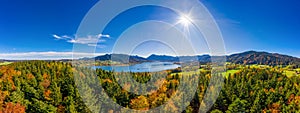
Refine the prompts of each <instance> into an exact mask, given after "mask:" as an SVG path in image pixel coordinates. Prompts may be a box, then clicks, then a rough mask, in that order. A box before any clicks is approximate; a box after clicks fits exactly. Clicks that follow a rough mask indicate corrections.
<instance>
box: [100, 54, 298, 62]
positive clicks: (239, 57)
mask: <svg viewBox="0 0 300 113" xmlns="http://www.w3.org/2000/svg"><path fill="white" fill-rule="evenodd" d="M111 59H113V61H117V62H121V63H142V62H151V61H160V62H193V61H197V60H198V61H199V62H201V63H208V62H211V56H210V55H198V56H179V57H174V56H167V55H155V54H152V55H150V56H149V57H147V58H143V57H140V56H129V55H125V54H106V55H102V56H98V57H95V60H99V61H105V60H111ZM128 59H129V62H128ZM226 60H227V62H231V63H236V64H262V65H289V64H297V65H300V59H299V58H296V57H292V56H288V55H282V54H278V53H268V52H257V51H247V52H243V53H237V54H232V55H229V56H226Z"/></svg>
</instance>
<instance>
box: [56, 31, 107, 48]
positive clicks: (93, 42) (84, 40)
mask: <svg viewBox="0 0 300 113" xmlns="http://www.w3.org/2000/svg"><path fill="white" fill-rule="evenodd" d="M52 37H54V38H55V39H58V40H66V41H67V42H69V43H73V44H84V45H88V46H95V47H99V48H103V47H105V46H104V45H99V42H105V41H106V39H107V38H111V37H110V35H107V34H98V35H88V36H86V37H76V38H75V37H74V36H73V37H72V36H68V35H63V36H59V35H57V34H53V35H52Z"/></svg>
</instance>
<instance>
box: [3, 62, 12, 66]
mask: <svg viewBox="0 0 300 113" xmlns="http://www.w3.org/2000/svg"><path fill="white" fill-rule="evenodd" d="M11 63H12V62H1V63H0V66H3V65H8V64H11Z"/></svg>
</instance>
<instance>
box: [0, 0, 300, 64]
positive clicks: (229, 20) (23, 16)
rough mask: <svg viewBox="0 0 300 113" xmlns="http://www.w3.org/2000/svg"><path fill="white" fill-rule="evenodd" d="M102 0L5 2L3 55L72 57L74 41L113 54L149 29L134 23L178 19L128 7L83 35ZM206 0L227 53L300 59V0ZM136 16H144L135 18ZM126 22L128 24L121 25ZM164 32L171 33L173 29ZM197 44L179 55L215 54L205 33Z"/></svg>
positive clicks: (151, 48)
mask: <svg viewBox="0 0 300 113" xmlns="http://www.w3.org/2000/svg"><path fill="white" fill-rule="evenodd" d="M98 2H99V0H91V1H84V2H81V1H71V0H66V1H59V0H49V1H47V0H46V1H27V2H26V4H27V5H24V3H23V1H2V2H1V4H0V9H1V10H0V14H1V15H3V17H5V18H2V19H0V24H1V27H0V37H1V42H0V59H12V60H16V59H20V60H22V59H32V60H39V59H40V60H43V59H44V60H47V59H49V60H51V59H52V60H53V59H72V55H73V45H74V44H81V45H85V46H88V47H92V48H95V49H96V50H95V53H93V54H91V53H76V52H75V54H76V55H75V56H77V57H78V58H81V57H95V56H97V55H98V56H99V55H101V54H102V55H103V54H106V53H112V51H113V48H114V44H115V42H116V41H118V39H119V38H122V37H125V38H126V37H127V38H128V37H129V38H130V37H133V38H139V36H138V34H130V32H132V31H135V32H133V33H136V32H145V31H143V29H134V28H131V29H130V30H131V31H130V30H129V31H127V30H125V28H127V27H131V25H132V24H134V23H138V22H141V21H145V20H162V21H178V20H176V19H178V17H177V16H176V14H174V12H172V11H170V10H168V9H166V8H161V7H153V6H145V7H139V8H133V9H130V10H128V11H125V12H122V13H121V14H120V15H118V16H117V17H116V18H114V19H113V20H112V21H111V22H110V23H109V24H108V26H107V27H106V29H105V31H104V32H103V34H89V35H87V36H79V35H78V34H76V31H77V29H78V26H79V25H80V23H81V21H82V19H83V18H84V17H85V15H86V13H87V12H88V11H89V10H90V9H91V8H92V7H93V6H94V5H95V4H96V3H98ZM201 2H202V3H203V4H204V5H205V7H206V8H207V9H208V10H209V11H210V13H211V14H212V16H213V17H214V18H215V21H216V22H217V24H218V26H219V28H220V30H221V32H222V35H223V40H224V43H225V50H226V55H230V54H235V53H242V52H246V51H251V50H253V51H265V52H269V53H279V54H283V55H288V56H293V57H297V58H300V47H299V46H298V44H297V42H300V39H299V38H297V37H300V33H299V31H298V29H300V23H299V21H298V20H300V14H299V13H298V10H300V8H299V7H298V5H300V2H299V1H291V2H284V3H281V2H280V1H274V0H272V1H271V0H266V1H259V0H254V1H251V2H248V1H234V2H233V1H223V2H219V1H217V0H210V1H208V0H203V1H201ZM224 2H226V4H224ZM256 3H257V4H256ZM54 6H55V7H54ZM66 6H67V7H66ZM266 6H268V8H267V7H266ZM253 7H255V8H253ZM297 9H298V10H297ZM248 14H251V15H248ZM128 17H131V18H128ZM134 17H140V18H138V19H133V18H134ZM180 21H183V22H184V24H185V25H184V26H186V25H188V24H189V23H188V21H184V20H182V19H181V20H180ZM120 23H122V25H123V26H121V27H120V26H118V25H120ZM150 27H151V26H150ZM149 32H150V31H149ZM126 33H127V34H126ZM124 34H125V35H124ZM163 36H165V37H171V35H168V33H167V34H163ZM197 36H198V35H192V37H197ZM84 38H85V39H84ZM95 41H97V42H96V44H95ZM193 43H195V44H196V45H199V46H197V47H199V48H196V50H195V53H194V54H191V52H190V51H186V53H184V52H182V53H184V54H179V55H177V56H189V55H191V56H192V55H204V54H208V55H210V51H209V48H208V46H207V44H206V41H205V40H204V39H203V37H201V39H199V40H197V41H196V42H193ZM124 49H129V48H124ZM117 52H119V51H117ZM175 53H176V52H174V51H173V49H172V48H171V47H169V46H168V45H166V44H162V43H156V42H149V43H145V44H142V45H139V46H138V47H137V48H136V49H135V50H134V51H132V53H130V54H136V55H139V56H144V57H145V56H149V55H151V54H161V55H173V56H176V54H175ZM94 54H96V55H94ZM75 59H76V58H75Z"/></svg>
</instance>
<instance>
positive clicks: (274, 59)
mask: <svg viewBox="0 0 300 113" xmlns="http://www.w3.org/2000/svg"><path fill="white" fill-rule="evenodd" d="M227 62H232V63H236V64H263V65H289V64H298V65H299V64H300V59H299V58H296V57H292V56H288V55H282V54H278V53H268V52H256V51H247V52H243V53H238V54H232V55H230V56H228V57H227Z"/></svg>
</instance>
